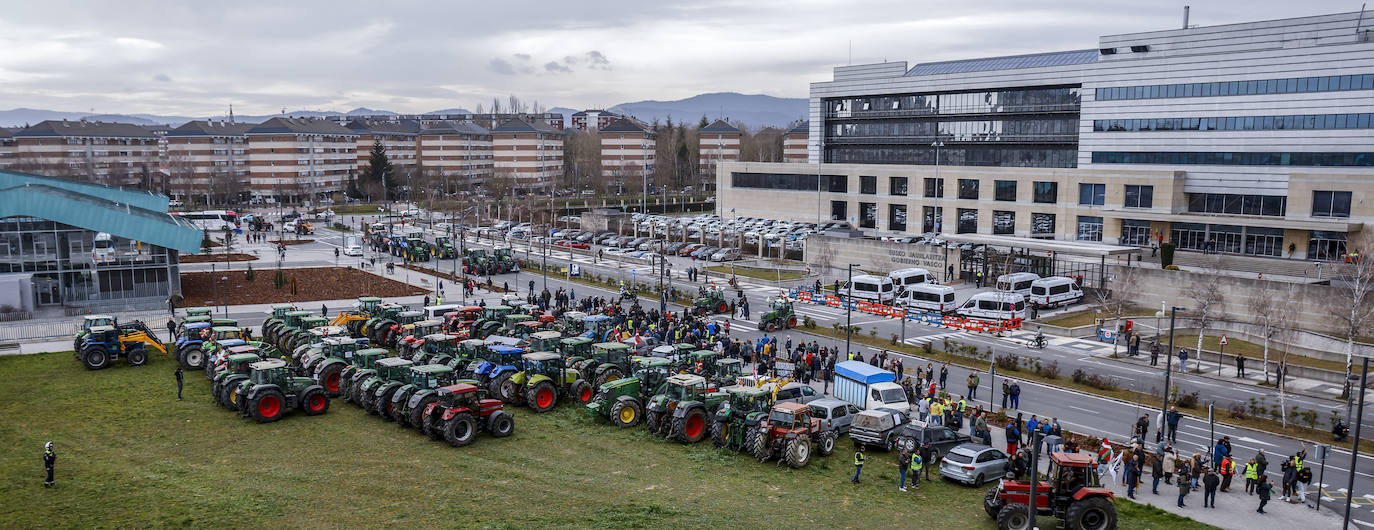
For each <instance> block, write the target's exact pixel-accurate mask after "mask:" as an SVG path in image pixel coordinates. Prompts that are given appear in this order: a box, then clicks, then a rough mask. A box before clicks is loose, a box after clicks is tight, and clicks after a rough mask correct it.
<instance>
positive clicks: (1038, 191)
mask: <svg viewBox="0 0 1374 530" xmlns="http://www.w3.org/2000/svg"><path fill="white" fill-rule="evenodd" d="M1032 191H1033V192H1034V193H1033V194H1032V195H1034V197H1033V200H1034V201H1035V202H1037V203H1041V204H1054V203H1056V202H1059V183H1058V182H1036V183H1035V184H1034V185H1033V189H1032Z"/></svg>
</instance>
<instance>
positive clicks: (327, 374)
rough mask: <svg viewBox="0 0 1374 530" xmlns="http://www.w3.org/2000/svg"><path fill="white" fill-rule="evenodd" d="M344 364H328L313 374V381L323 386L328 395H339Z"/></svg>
mask: <svg viewBox="0 0 1374 530" xmlns="http://www.w3.org/2000/svg"><path fill="white" fill-rule="evenodd" d="M343 369H344V365H343V364H340V363H337V362H336V363H334V364H330V365H327V366H325V367H324V369H323V370H320V373H318V374H316V375H315V381H317V382H319V384H320V386H323V387H324V392H325V394H326V395H328V396H329V397H339V393H340V392H339V390H340V385H341V384H342V382H343Z"/></svg>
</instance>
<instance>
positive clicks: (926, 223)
mask: <svg viewBox="0 0 1374 530" xmlns="http://www.w3.org/2000/svg"><path fill="white" fill-rule="evenodd" d="M944 218H945V209H944V208H942V207H939V206H923V207H921V232H922V233H926V234H938V233H940V232H942V231H943V230H944V228H945V226H944V224H945V222H944Z"/></svg>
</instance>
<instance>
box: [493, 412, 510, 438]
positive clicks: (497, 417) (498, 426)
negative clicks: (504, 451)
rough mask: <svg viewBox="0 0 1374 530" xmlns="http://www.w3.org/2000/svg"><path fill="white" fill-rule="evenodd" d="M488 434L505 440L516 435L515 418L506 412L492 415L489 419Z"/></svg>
mask: <svg viewBox="0 0 1374 530" xmlns="http://www.w3.org/2000/svg"><path fill="white" fill-rule="evenodd" d="M487 432H490V433H491V435H492V436H495V437H497V438H505V437H507V436H510V435H511V434H514V433H515V416H511V415H510V413H509V412H506V411H504V410H501V411H496V412H493V413H491V416H488V417H487Z"/></svg>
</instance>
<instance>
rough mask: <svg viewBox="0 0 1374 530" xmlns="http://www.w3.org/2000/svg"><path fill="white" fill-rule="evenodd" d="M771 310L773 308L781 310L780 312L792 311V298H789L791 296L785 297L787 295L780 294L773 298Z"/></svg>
mask: <svg viewBox="0 0 1374 530" xmlns="http://www.w3.org/2000/svg"><path fill="white" fill-rule="evenodd" d="M773 310H774V311H782V312H784V313H791V312H792V299H791V298H787V297H785V296H780V297H778V298H774V299H773Z"/></svg>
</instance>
